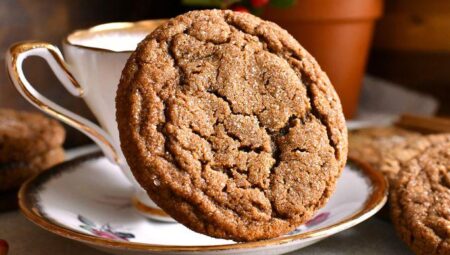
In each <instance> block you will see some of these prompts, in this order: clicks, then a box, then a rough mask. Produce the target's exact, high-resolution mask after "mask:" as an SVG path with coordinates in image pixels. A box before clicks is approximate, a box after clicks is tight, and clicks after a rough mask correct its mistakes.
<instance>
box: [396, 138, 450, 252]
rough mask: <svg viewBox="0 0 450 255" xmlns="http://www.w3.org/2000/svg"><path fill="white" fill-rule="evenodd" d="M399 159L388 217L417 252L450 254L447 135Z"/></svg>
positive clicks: (449, 146) (449, 192)
mask: <svg viewBox="0 0 450 255" xmlns="http://www.w3.org/2000/svg"><path fill="white" fill-rule="evenodd" d="M429 139H430V140H432V142H431V145H430V146H428V147H426V148H425V149H423V150H421V151H420V152H419V153H416V154H415V156H414V157H412V158H410V159H409V160H408V161H406V162H402V163H401V164H400V167H401V168H402V171H400V173H399V176H398V178H397V180H396V182H395V185H394V187H393V188H392V190H391V193H390V201H391V218H392V222H393V223H394V225H395V227H396V229H397V232H398V234H399V235H400V237H401V238H402V239H403V240H404V241H405V242H406V243H407V244H408V245H409V246H410V247H411V249H412V250H413V251H414V252H415V253H416V254H429V255H432V254H440V255H444V254H450V135H435V136H430V137H429Z"/></svg>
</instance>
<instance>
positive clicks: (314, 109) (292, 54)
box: [225, 16, 339, 159]
mask: <svg viewBox="0 0 450 255" xmlns="http://www.w3.org/2000/svg"><path fill="white" fill-rule="evenodd" d="M225 22H226V23H227V24H228V25H230V26H231V27H233V28H235V29H236V30H238V31H240V32H241V33H244V34H248V35H252V36H256V37H258V39H259V41H261V42H262V43H263V48H264V50H266V51H268V52H270V53H272V54H274V55H276V56H278V57H280V58H282V59H284V60H285V61H286V62H287V63H288V64H289V66H290V67H291V68H292V69H294V70H297V71H298V72H300V73H301V74H302V75H301V77H299V79H300V81H301V82H302V84H304V86H305V89H306V92H307V95H308V98H309V99H310V108H311V109H310V112H309V113H310V114H312V115H313V116H314V117H316V118H317V119H318V120H319V121H320V123H321V125H322V126H324V127H325V128H326V131H327V138H328V142H329V144H330V146H331V148H332V149H333V150H334V157H335V158H336V159H339V150H338V146H337V144H336V143H335V141H334V140H333V135H332V131H331V127H330V125H329V123H328V120H327V118H326V117H325V116H324V115H323V114H322V113H321V112H320V111H319V110H318V108H317V106H316V103H315V95H314V93H312V91H311V84H310V81H308V80H307V79H305V78H304V77H308V75H305V74H304V73H302V71H301V70H298V69H297V68H296V67H295V66H293V65H292V64H291V63H289V61H287V60H288V57H291V58H294V59H296V60H298V61H302V59H301V58H300V57H298V56H297V54H295V52H293V51H292V50H289V49H288V47H286V46H285V45H284V44H283V48H284V49H287V50H284V51H281V52H280V51H277V50H274V49H273V48H272V47H271V46H270V43H268V42H267V39H266V38H265V37H264V36H262V35H261V34H258V33H249V32H246V31H244V30H243V29H242V28H240V27H239V26H238V25H237V24H233V23H232V22H230V21H229V18H228V16H227V17H226V19H225ZM260 27H261V24H259V25H258V26H257V27H256V28H254V29H253V31H257V30H258V28H260ZM286 54H287V56H286Z"/></svg>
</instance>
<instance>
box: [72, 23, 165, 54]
mask: <svg viewBox="0 0 450 255" xmlns="http://www.w3.org/2000/svg"><path fill="white" fill-rule="evenodd" d="M166 21H167V19H155V20H143V21H138V22H112V23H105V24H101V25H97V26H93V27H90V28H88V29H80V30H76V31H74V32H72V33H71V34H69V35H67V36H66V37H65V38H64V39H63V44H67V45H70V46H74V47H79V48H83V49H88V50H94V51H103V52H116V53H118V52H132V51H133V50H114V49H108V48H106V47H92V46H87V45H83V44H81V43H77V42H75V40H77V39H80V37H83V36H86V37H87V36H89V35H91V34H92V33H98V32H102V31H114V30H117V31H120V30H124V29H127V30H128V29H130V30H134V31H142V33H147V34H148V31H151V30H154V29H155V28H157V27H158V26H159V25H161V24H163V23H165V22H166Z"/></svg>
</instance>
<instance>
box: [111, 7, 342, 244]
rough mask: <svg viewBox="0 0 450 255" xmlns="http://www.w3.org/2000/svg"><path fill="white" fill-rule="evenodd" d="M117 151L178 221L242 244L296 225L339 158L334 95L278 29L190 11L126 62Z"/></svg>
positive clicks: (327, 190) (246, 17)
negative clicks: (120, 149)
mask: <svg viewBox="0 0 450 255" xmlns="http://www.w3.org/2000/svg"><path fill="white" fill-rule="evenodd" d="M116 108H117V122H118V127H119V131H120V139H121V147H122V150H123V152H124V154H125V157H126V159H127V162H128V164H129V166H130V168H131V170H132V172H133V174H134V176H135V177H136V179H137V180H138V181H139V183H140V184H141V186H142V187H143V188H144V189H145V190H146V191H147V192H148V194H149V196H150V198H152V199H153V200H154V201H155V202H156V203H157V204H158V206H160V207H161V208H162V209H163V210H165V212H167V213H168V214H169V215H170V216H172V217H173V218H175V219H176V220H177V221H179V222H180V223H182V224H184V225H186V226H187V227H189V228H191V229H193V230H194V231H197V232H200V233H204V234H207V235H210V236H214V237H219V238H227V239H233V240H236V241H252V240H260V239H266V238H272V237H277V236H280V235H282V234H286V233H288V232H289V231H291V230H293V229H294V228H295V227H297V226H298V225H300V224H302V223H304V222H305V221H307V220H308V219H310V218H311V216H312V215H313V214H314V213H315V212H316V211H317V210H318V209H319V208H321V207H322V206H323V205H324V204H325V203H326V201H327V200H328V198H329V197H330V195H331V194H332V192H333V190H334V188H335V184H336V180H337V178H338V177H339V176H340V173H341V171H342V169H343V167H344V165H345V162H346V158H347V130H346V127H345V121H344V116H343V113H342V109H341V105H340V102H339V98H338V97H337V95H336V92H335V91H334V89H333V86H332V85H331V84H330V82H329V80H328V78H327V76H326V74H325V73H324V72H323V71H322V70H321V69H320V67H319V66H318V64H317V63H316V61H315V60H314V58H313V57H312V56H311V55H309V53H308V52H306V50H304V49H303V48H302V47H301V46H300V45H299V43H298V42H297V41H295V39H294V38H293V37H292V36H290V35H289V34H288V33H287V32H286V31H285V30H283V29H281V28H280V27H279V26H277V25H276V24H274V23H271V22H267V21H263V20H261V19H259V18H257V17H255V16H252V15H250V14H243V13H235V12H232V11H220V10H207V11H193V12H189V13H186V14H184V15H181V16H178V17H176V18H174V19H171V20H169V21H168V22H167V23H165V24H164V25H162V26H161V27H159V28H157V29H156V30H155V31H154V32H153V33H152V34H150V35H149V36H148V37H147V38H146V39H145V40H143V41H142V42H141V43H140V44H139V46H138V47H137V49H136V51H135V52H134V53H133V54H132V55H131V57H130V58H129V60H128V62H127V65H126V67H125V68H124V70H123V73H122V78H121V81H120V84H119V88H118V91H117V97H116Z"/></svg>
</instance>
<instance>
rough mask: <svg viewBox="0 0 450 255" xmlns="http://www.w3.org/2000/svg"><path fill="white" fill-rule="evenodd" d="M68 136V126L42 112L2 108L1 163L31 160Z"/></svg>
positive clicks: (0, 128) (59, 143) (57, 144)
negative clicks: (66, 131)
mask: <svg viewBox="0 0 450 255" xmlns="http://www.w3.org/2000/svg"><path fill="white" fill-rule="evenodd" d="M64 139H65V130H64V128H63V127H62V125H61V124H59V123H58V122H57V121H55V120H52V119H49V118H47V117H45V116H43V115H42V114H39V113H31V112H23V111H15V110H10V109H0V163H8V162H11V161H27V160H31V159H32V158H34V157H35V156H37V155H40V154H43V153H45V152H47V151H49V150H51V149H54V148H58V147H60V146H61V145H62V143H63V142H64Z"/></svg>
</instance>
